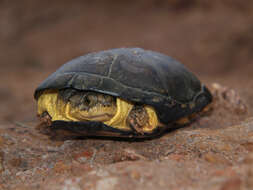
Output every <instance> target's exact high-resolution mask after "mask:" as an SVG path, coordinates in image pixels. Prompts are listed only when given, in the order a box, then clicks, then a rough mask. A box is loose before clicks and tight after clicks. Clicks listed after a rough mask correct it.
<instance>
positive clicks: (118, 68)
mask: <svg viewBox="0 0 253 190" xmlns="http://www.w3.org/2000/svg"><path fill="white" fill-rule="evenodd" d="M66 88H73V89H77V90H84V91H95V92H100V93H104V94H108V95H112V96H115V97H120V98H122V99H125V100H128V101H131V102H134V103H136V104H145V105H150V106H152V107H154V108H155V110H156V112H157V115H158V118H159V120H160V122H161V123H164V124H168V123H169V122H172V121H175V120H178V119H179V118H181V117H184V116H187V115H190V114H192V113H194V112H198V111H201V109H203V108H204V107H205V106H206V105H207V104H209V103H210V102H211V101H212V96H211V94H210V92H209V91H208V89H207V88H206V87H205V86H204V85H202V84H201V82H200V81H199V80H198V78H197V77H196V76H195V75H194V74H193V73H191V72H190V71H189V70H187V69H186V68H185V67H184V66H183V65H182V64H181V63H179V62H178V61H176V60H174V59H172V58H171V57H169V56H166V55H164V54H161V53H158V52H154V51H148V50H143V49H140V48H119V49H112V50H107V51H100V52H97V53H90V54H87V55H84V56H81V57H78V58H76V59H73V60H71V61H70V62H67V63H66V64H64V65H62V66H61V67H60V68H59V69H58V70H57V71H56V72H54V73H53V74H51V75H50V76H49V77H48V78H47V79H46V80H45V81H43V82H42V83H41V84H40V85H39V86H38V88H37V89H36V90H35V93H34V97H35V99H38V97H39V95H40V92H41V91H44V90H46V89H66Z"/></svg>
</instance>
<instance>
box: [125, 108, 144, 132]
mask: <svg viewBox="0 0 253 190" xmlns="http://www.w3.org/2000/svg"><path fill="white" fill-rule="evenodd" d="M126 121H127V124H128V125H129V126H130V127H131V128H132V129H133V130H134V131H136V132H137V133H140V134H144V128H145V127H148V126H149V115H148V113H147V111H146V109H145V108H144V107H143V106H134V107H133V108H132V110H131V111H130V113H129V115H128V117H127V120H126Z"/></svg>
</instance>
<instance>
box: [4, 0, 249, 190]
mask: <svg viewBox="0 0 253 190" xmlns="http://www.w3.org/2000/svg"><path fill="white" fill-rule="evenodd" d="M252 19H253V3H252V2H251V1H250V0H245V1H236V0H219V1H218V0H214V1H207V0H202V1H200V0H177V1H176V0H171V1H166V0H139V1H126V0H118V1H116V0H108V1H102V0H100V1H99V0H94V1H91V0H90V1H88V0H86V1H74V2H70V1H67V0H62V1H53V2H52V1H48V0H46V1H34V0H33V1H32V0H24V1H4V0H3V1H0V28H1V30H0V42H1V43H0V66H1V70H0V80H1V85H0V104H1V106H0V189H4V190H5V189H6V190H9V189H16V190H23V189H28V188H29V189H41V190H43V189H45V190H46V189H56V190H57V189H66V190H68V189H69V190H70V189H71V190H80V189H97V190H99V189H105V190H107V189H108V190H109V189H110V190H111V189H126V190H127V189H173V190H188V189H189V190H191V189H199V190H202V189H206V190H209V189H210V190H250V189H253V138H252V135H253V118H252V111H253V110H252V107H253V102H252V99H251V98H252V96H253V90H252V87H253V80H252V79H253V77H252V70H253V54H252V52H253V36H252V32H253V24H252ZM117 47H142V48H145V49H151V50H155V51H159V52H162V53H165V54H168V55H170V56H172V57H174V58H176V59H178V60H180V61H181V62H182V63H184V64H185V65H186V66H187V67H188V68H189V69H190V70H191V71H193V72H194V73H195V74H196V75H197V76H198V77H199V78H200V80H201V81H203V82H204V83H205V84H207V86H208V87H209V88H210V89H211V91H212V93H213V95H214V97H215V99H214V104H213V111H212V113H209V114H207V115H205V116H203V117H201V118H198V119H197V120H196V121H195V122H193V123H192V124H190V125H188V126H186V127H184V128H180V129H177V130H174V131H170V132H168V133H166V134H164V135H163V136H161V137H160V138H155V139H151V140H145V141H134V140H131V141H126V140H119V139H101V138H98V139H94V138H93V139H91V138H85V139H79V140H74V139H68V140H64V139H58V140H56V139H52V138H50V137H49V136H47V135H44V134H42V133H40V132H39V131H38V130H36V125H37V124H38V120H37V118H36V102H35V100H34V99H33V92H34V90H35V88H36V87H37V86H38V85H39V83H40V82H41V81H42V80H43V79H45V78H46V77H47V76H48V75H49V74H50V73H52V72H54V71H55V70H56V69H57V68H58V67H59V66H60V65H62V64H63V63H64V62H66V61H68V60H70V59H72V58H74V57H76V56H80V55H83V54H85V53H88V52H92V51H99V50H104V49H110V48H117Z"/></svg>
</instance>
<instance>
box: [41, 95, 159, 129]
mask: <svg viewBox="0 0 253 190" xmlns="http://www.w3.org/2000/svg"><path fill="white" fill-rule="evenodd" d="M116 104H117V111H116V113H115V115H114V116H113V117H112V118H111V119H110V120H108V121H104V123H105V124H106V125H109V126H112V127H114V128H117V129H121V130H130V128H129V126H128V125H127V123H126V119H127V116H128V114H129V113H130V111H131V109H132V108H133V104H131V103H129V102H127V101H124V100H122V99H120V98H117V100H116ZM145 109H146V111H147V113H148V116H149V125H148V126H145V127H144V128H143V129H142V130H143V132H150V131H152V130H153V129H154V128H156V127H157V126H158V124H159V122H158V118H157V115H156V112H155V111H154V109H153V108H152V107H150V106H145ZM45 111H47V112H48V114H49V115H50V116H51V120H52V121H55V120H62V121H87V120H89V119H87V118H84V117H83V114H82V113H83V112H84V111H82V110H79V109H78V108H77V107H72V106H71V104H70V103H69V102H67V103H66V102H64V101H63V100H62V99H61V98H58V91H56V90H46V91H45V92H44V93H43V94H41V95H40V97H39V99H38V114H39V115H41V114H42V113H43V112H45ZM91 114H92V112H91ZM86 115H87V112H86ZM91 116H92V115H91ZM90 120H92V119H90Z"/></svg>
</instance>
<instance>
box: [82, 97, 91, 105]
mask: <svg viewBox="0 0 253 190" xmlns="http://www.w3.org/2000/svg"><path fill="white" fill-rule="evenodd" d="M82 103H83V104H85V105H90V104H91V99H90V97H89V96H84V97H83V99H82Z"/></svg>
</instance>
